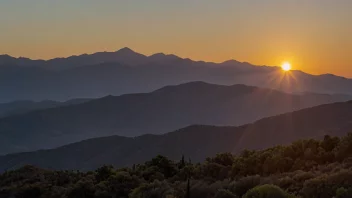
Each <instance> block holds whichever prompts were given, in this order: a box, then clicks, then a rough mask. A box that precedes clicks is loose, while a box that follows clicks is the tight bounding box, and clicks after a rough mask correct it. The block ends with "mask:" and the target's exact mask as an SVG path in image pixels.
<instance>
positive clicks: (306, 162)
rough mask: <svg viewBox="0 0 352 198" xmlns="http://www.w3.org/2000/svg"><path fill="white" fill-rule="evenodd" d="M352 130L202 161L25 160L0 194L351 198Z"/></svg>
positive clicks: (2, 177) (2, 179) (2, 181)
mask: <svg viewBox="0 0 352 198" xmlns="http://www.w3.org/2000/svg"><path fill="white" fill-rule="evenodd" d="M351 145H352V134H348V135H346V136H344V137H341V138H338V137H331V136H324V138H323V139H322V140H320V141H319V140H315V139H305V140H300V141H296V142H293V143H292V144H290V145H286V146H282V145H281V146H276V147H271V148H268V149H265V150H259V151H248V150H246V151H243V152H241V153H240V154H237V155H232V154H231V153H220V154H217V155H216V156H215V155H214V156H208V157H207V159H206V160H205V161H204V162H202V163H194V162H193V163H192V161H191V160H188V159H187V158H185V157H184V156H183V157H181V156H179V159H177V160H170V159H168V158H167V157H165V156H161V155H158V156H154V157H153V158H150V159H148V160H146V161H143V162H141V163H139V164H135V165H133V166H131V167H123V168H118V169H115V168H114V167H112V166H110V165H105V166H102V167H99V168H97V169H96V170H92V171H88V172H85V171H84V172H82V171H77V170H65V171H60V170H48V169H42V168H36V167H34V166H30V165H27V166H24V167H21V168H19V169H16V170H8V171H6V172H4V173H2V174H0V196H1V197H4V198H11V197H31V198H32V197H35V198H39V197H45V198H58V197H61V198H87V197H90V198H111V197H119V198H127V197H129V198H165V197H167V198H182V197H186V198H187V197H193V198H296V197H297V198H312V197H319V198H332V197H334V198H350V197H352V168H351V165H352V161H351V157H352V152H351V148H352V147H351Z"/></svg>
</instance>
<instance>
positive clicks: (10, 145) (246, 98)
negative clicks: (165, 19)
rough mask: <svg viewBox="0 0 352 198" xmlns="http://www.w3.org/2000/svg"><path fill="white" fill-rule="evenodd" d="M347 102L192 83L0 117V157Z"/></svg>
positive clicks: (238, 122)
mask: <svg viewBox="0 0 352 198" xmlns="http://www.w3.org/2000/svg"><path fill="white" fill-rule="evenodd" d="M344 100H347V98H345V97H341V96H330V95H321V94H306V95H305V94H303V95H292V94H287V93H283V92H279V91H275V90H272V89H262V88H257V87H250V86H245V85H233V86H222V85H214V84H207V83H203V82H193V83H187V84H181V85H177V86H167V87H164V88H162V89H159V90H156V91H154V92H151V93H140V94H129V95H122V96H117V97H115V96H108V97H104V98H101V99H95V100H92V101H89V102H85V103H82V104H78V105H70V106H64V107H58V108H51V109H45V110H38V111H33V112H29V113H27V114H23V115H15V116H11V117H6V118H2V119H0V132H1V140H0V142H1V144H0V154H6V153H12V152H22V151H33V150H37V149H45V148H54V147H57V146H61V145H65V144H68V143H73V142H76V141H80V140H84V139H88V138H94V137H102V136H110V135H122V136H129V137H131V136H138V135H142V134H147V133H150V134H161V133H166V132H170V131H173V130H176V129H179V128H183V127H186V126H189V125H194V124H202V125H203V124H206V125H220V126H237V125H242V124H246V123H251V122H253V121H256V120H258V119H261V118H264V117H268V116H273V115H277V114H280V113H285V112H290V111H294V110H298V109H303V108H306V107H312V106H316V105H319V104H326V103H331V102H336V101H344Z"/></svg>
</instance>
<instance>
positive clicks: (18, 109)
mask: <svg viewBox="0 0 352 198" xmlns="http://www.w3.org/2000/svg"><path fill="white" fill-rule="evenodd" d="M89 100H90V99H83V98H82V99H80V98H79V99H72V100H68V101H66V102H58V101H52V100H44V101H40V102H34V101H30V100H23V101H14V102H9V103H0V118H1V117H6V116H11V115H17V114H24V113H28V112H30V111H34V110H40V109H48V108H54V107H60V106H68V105H75V104H80V103H84V102H87V101H89Z"/></svg>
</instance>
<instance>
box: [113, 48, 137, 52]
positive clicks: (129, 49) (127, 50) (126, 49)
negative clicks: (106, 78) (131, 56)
mask: <svg viewBox="0 0 352 198" xmlns="http://www.w3.org/2000/svg"><path fill="white" fill-rule="evenodd" d="M116 52H123V53H136V52H135V51H133V50H132V49H131V48H128V47H124V48H121V49H119V50H117V51H116Z"/></svg>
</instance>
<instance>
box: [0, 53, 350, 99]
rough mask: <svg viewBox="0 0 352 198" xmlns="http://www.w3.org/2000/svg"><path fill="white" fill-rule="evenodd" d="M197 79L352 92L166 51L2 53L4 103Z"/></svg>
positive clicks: (327, 78) (319, 80) (332, 81)
mask: <svg viewBox="0 0 352 198" xmlns="http://www.w3.org/2000/svg"><path fill="white" fill-rule="evenodd" d="M192 81H204V82H208V83H215V84H224V85H233V84H246V85H251V86H260V87H266V88H272V89H278V90H283V91H286V92H316V93H329V94H352V80H351V79H348V78H344V77H339V76H334V75H331V74H326V75H318V76H316V75H311V74H307V73H304V72H302V71H291V72H286V73H285V72H283V71H282V70H281V68H280V67H269V66H255V65H252V64H249V63H246V62H238V61H235V60H229V61H225V62H223V63H209V62H203V61H193V60H190V59H183V58H180V57H177V56H175V55H166V54H162V53H158V54H154V55H152V56H145V55H142V54H139V53H136V52H134V51H132V50H131V49H128V48H123V49H121V50H118V51H116V52H99V53H95V54H89V55H88V54H84V55H80V56H71V57H68V58H56V59H52V60H47V61H44V60H30V59H26V58H13V57H10V56H6V55H5V56H1V55H0V93H1V97H0V102H9V101H15V100H35V101H41V100H55V101H64V100H69V99H72V98H100V97H103V96H106V95H109V94H111V95H121V94H126V93H140V92H150V91H152V90H155V89H158V88H160V87H163V86H167V85H172V84H180V83H185V82H192Z"/></svg>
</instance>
